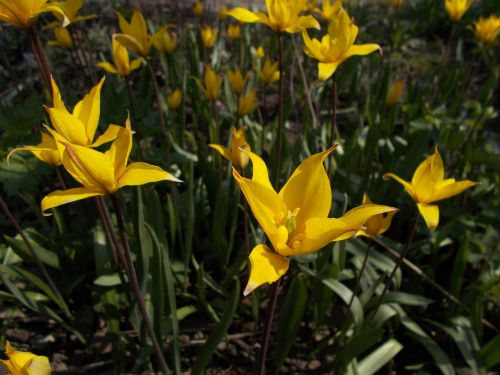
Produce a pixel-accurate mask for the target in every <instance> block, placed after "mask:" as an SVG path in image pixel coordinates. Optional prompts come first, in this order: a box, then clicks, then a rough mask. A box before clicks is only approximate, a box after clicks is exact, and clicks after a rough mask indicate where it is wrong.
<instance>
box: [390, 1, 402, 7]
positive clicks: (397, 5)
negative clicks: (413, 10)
mask: <svg viewBox="0 0 500 375" xmlns="http://www.w3.org/2000/svg"><path fill="white" fill-rule="evenodd" d="M402 1H403V0H392V6H393V7H394V8H399V6H400V5H401V2H402Z"/></svg>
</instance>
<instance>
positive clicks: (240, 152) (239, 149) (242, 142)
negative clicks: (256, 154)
mask: <svg viewBox="0 0 500 375" xmlns="http://www.w3.org/2000/svg"><path fill="white" fill-rule="evenodd" d="M231 134H232V135H233V140H232V141H231V149H228V148H227V147H224V146H222V145H216V144H209V146H210V147H212V148H213V149H214V150H216V151H217V152H218V153H219V154H221V155H222V156H223V157H225V158H226V159H227V160H229V161H230V162H231V163H232V164H233V165H235V166H237V167H238V168H245V167H246V166H247V164H248V154H247V153H246V151H250V145H249V144H248V142H247V140H246V139H245V129H243V128H241V129H236V128H231Z"/></svg>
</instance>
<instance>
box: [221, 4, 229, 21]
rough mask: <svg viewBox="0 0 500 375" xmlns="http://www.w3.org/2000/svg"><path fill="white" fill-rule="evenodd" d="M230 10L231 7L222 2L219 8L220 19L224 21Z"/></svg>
mask: <svg viewBox="0 0 500 375" xmlns="http://www.w3.org/2000/svg"><path fill="white" fill-rule="evenodd" d="M228 10H229V8H228V7H227V5H224V4H222V5H221V6H220V8H219V19H220V20H221V21H224V20H225V19H226V18H227V11H228Z"/></svg>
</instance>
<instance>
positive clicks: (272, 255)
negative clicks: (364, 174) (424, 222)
mask: <svg viewBox="0 0 500 375" xmlns="http://www.w3.org/2000/svg"><path fill="white" fill-rule="evenodd" d="M334 149H335V147H331V148H330V149H328V150H326V151H323V152H320V153H318V154H314V155H312V156H310V157H308V158H307V159H306V160H304V161H303V162H302V164H300V165H299V166H298V168H297V169H296V170H295V172H294V173H293V174H292V176H291V177H290V178H289V179H288V181H287V182H286V184H285V185H284V186H283V187H282V188H281V190H280V191H279V193H277V192H276V191H275V190H274V188H273V187H272V185H271V183H270V181H269V175H268V171H267V166H266V164H265V163H264V161H263V160H262V159H261V158H260V157H259V156H258V155H256V154H254V153H252V152H247V153H248V155H249V156H250V159H251V161H252V166H253V176H252V179H251V180H250V179H247V178H244V177H242V176H241V175H240V174H239V173H238V171H237V170H236V169H233V176H234V178H235V179H236V182H237V183H238V185H239V186H240V188H241V190H242V192H243V194H244V195H245V198H246V200H247V202H248V204H249V206H250V208H251V210H252V212H253V214H254V216H255V218H256V219H257V221H258V222H259V224H260V226H261V227H262V229H263V230H264V232H265V233H266V235H267V237H268V239H269V241H270V243H271V244H272V247H273V248H274V252H273V251H271V250H270V249H269V248H268V247H267V246H264V245H259V246H257V247H255V248H254V249H253V250H252V253H251V254H250V263H251V266H252V268H251V272H250V279H249V281H248V284H247V286H246V288H245V292H244V294H245V295H247V294H249V293H250V292H252V291H253V290H254V289H255V288H257V287H258V286H260V285H262V284H264V283H272V282H274V281H276V280H277V279H279V278H280V277H281V276H283V274H284V273H285V272H286V270H287V269H288V262H289V261H288V259H287V258H286V257H289V256H292V255H299V254H305V253H311V252H314V251H317V250H319V249H321V248H323V247H324V246H326V245H328V244H329V243H330V242H332V241H340V240H345V239H348V238H350V237H352V236H353V235H355V234H356V233H357V232H358V231H359V230H360V229H361V228H362V227H363V225H364V224H365V222H366V221H367V220H369V219H370V218H371V217H373V216H375V215H379V214H383V213H386V212H392V211H395V210H396V209H395V208H392V207H388V206H379V205H375V204H371V205H362V206H359V207H356V208H354V209H352V210H350V211H348V212H347V213H346V214H345V215H344V216H342V217H341V218H338V219H337V218H328V214H329V212H330V208H331V204H332V189H331V187H330V180H329V179H328V175H327V173H326V171H325V168H324V167H323V161H324V160H325V158H326V157H327V156H328V155H329V154H330V153H331V152H332V151H333V150H334Z"/></svg>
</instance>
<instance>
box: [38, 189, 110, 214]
mask: <svg viewBox="0 0 500 375" xmlns="http://www.w3.org/2000/svg"><path fill="white" fill-rule="evenodd" d="M97 195H104V193H103V192H101V191H96V190H91V189H87V188H85V187H80V188H74V189H68V190H56V191H54V192H52V193H50V194H49V195H47V196H46V197H45V198H43V199H42V203H41V207H42V214H43V215H44V216H50V215H51V214H48V213H47V212H46V211H47V210H49V209H51V208H54V207H57V206H61V205H63V204H66V203H70V202H75V201H78V200H80V199H85V198H89V197H95V196H97Z"/></svg>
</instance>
